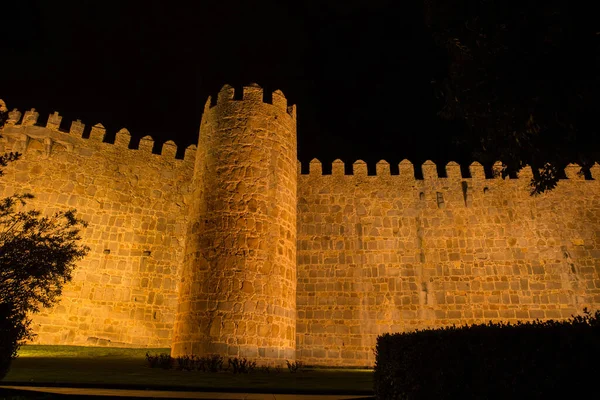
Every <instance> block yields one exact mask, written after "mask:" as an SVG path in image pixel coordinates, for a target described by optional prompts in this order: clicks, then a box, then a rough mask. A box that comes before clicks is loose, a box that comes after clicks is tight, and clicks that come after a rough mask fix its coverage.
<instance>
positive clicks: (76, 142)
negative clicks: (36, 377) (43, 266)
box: [0, 110, 195, 347]
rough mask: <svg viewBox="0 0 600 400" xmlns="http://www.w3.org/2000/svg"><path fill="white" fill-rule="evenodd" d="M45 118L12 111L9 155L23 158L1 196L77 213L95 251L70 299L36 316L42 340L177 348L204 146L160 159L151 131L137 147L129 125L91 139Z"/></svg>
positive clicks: (2, 144)
mask: <svg viewBox="0 0 600 400" xmlns="http://www.w3.org/2000/svg"><path fill="white" fill-rule="evenodd" d="M37 119H38V115H37V112H35V110H32V111H28V112H26V113H25V115H24V116H23V118H22V119H21V115H20V113H19V112H18V111H13V112H11V113H10V118H9V121H8V123H7V125H6V126H5V128H4V129H3V130H2V132H1V134H2V136H3V138H2V139H0V140H1V141H0V151H2V152H4V151H19V152H21V153H23V156H22V158H21V159H20V160H18V161H16V162H12V163H10V164H9V165H8V166H7V167H5V168H4V176H3V177H2V178H0V197H4V196H8V195H11V194H13V193H24V192H29V193H32V194H33V195H35V199H34V200H31V201H30V205H31V207H32V208H35V209H38V210H40V211H43V212H44V213H52V212H54V211H57V210H64V209H69V208H75V209H77V215H78V216H79V217H81V218H82V219H84V220H85V221H88V222H89V226H88V227H87V228H85V229H84V230H83V231H82V235H83V243H84V244H86V245H87V246H89V247H90V248H91V251H90V253H89V254H88V255H87V256H86V257H85V258H84V259H83V260H82V261H81V262H80V263H79V264H78V267H77V268H76V269H75V272H74V277H73V281H72V282H71V283H69V284H67V285H66V286H65V290H64V292H63V297H62V300H61V301H60V303H58V304H57V305H56V306H55V307H54V308H52V309H49V310H47V309H43V310H42V312H41V313H40V314H38V315H35V317H34V319H33V326H34V330H35V333H37V335H38V336H37V337H36V339H35V342H37V343H43V344H73V345H107V346H130V347H145V346H151V347H169V346H170V344H171V343H170V339H171V331H172V328H173V322H174V317H175V311H176V307H177V295H178V293H177V286H178V276H179V270H180V266H181V263H182V259H183V248H184V239H185V238H184V236H185V226H186V222H187V204H188V201H189V194H188V193H189V182H190V180H191V176H192V171H193V164H194V153H195V147H194V146H193V147H191V148H188V149H187V150H186V152H185V159H182V160H179V159H175V153H176V150H177V148H176V146H175V144H174V143H173V142H167V143H165V144H164V145H163V146H162V155H157V154H152V148H153V145H154V142H153V140H152V138H150V137H149V136H148V137H145V138H143V139H141V141H140V143H139V148H138V149H137V150H133V149H128V145H129V142H130V135H129V133H128V132H127V131H126V130H121V131H119V132H118V133H117V134H116V139H115V141H114V143H103V139H104V138H105V133H106V132H105V129H104V127H102V125H99V124H98V125H95V126H94V127H92V128H91V132H90V133H89V138H88V139H84V138H82V134H83V131H84V125H83V124H81V122H79V121H76V122H73V123H72V125H71V129H70V132H65V131H62V130H60V128H59V127H60V123H61V117H60V116H59V115H58V113H55V114H53V115H51V116H50V118H49V119H48V123H47V124H46V126H38V125H36V123H37ZM86 136H87V134H86Z"/></svg>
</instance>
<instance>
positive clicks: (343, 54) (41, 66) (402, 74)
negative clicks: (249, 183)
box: [0, 0, 462, 169]
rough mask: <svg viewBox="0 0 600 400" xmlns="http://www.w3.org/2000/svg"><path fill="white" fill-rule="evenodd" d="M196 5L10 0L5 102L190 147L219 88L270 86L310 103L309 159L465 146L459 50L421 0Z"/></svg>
mask: <svg viewBox="0 0 600 400" xmlns="http://www.w3.org/2000/svg"><path fill="white" fill-rule="evenodd" d="M196 3H199V4H201V5H195V6H193V5H188V4H187V3H183V2H181V3H179V2H175V1H168V2H167V1H143V2H142V1H135V2H134V1H121V2H114V3H111V2H106V1H76V2H47V1H39V2H38V1H25V0H19V1H13V2H12V4H3V5H2V13H3V16H2V17H1V18H2V24H1V25H0V37H1V38H2V41H3V49H2V55H1V56H0V57H2V61H1V62H0V98H2V99H4V100H5V101H6V102H7V105H8V107H9V108H10V109H12V108H14V107H17V108H19V109H20V110H22V111H23V110H25V109H30V108H32V107H35V108H36V109H37V110H38V111H39V112H40V114H41V120H42V121H43V120H45V119H46V118H47V115H48V113H51V112H53V111H55V110H57V111H59V112H60V113H61V114H62V115H64V119H63V123H64V125H63V128H65V129H67V128H68V126H69V124H70V121H71V120H74V119H78V118H79V119H81V120H82V121H83V122H84V123H86V124H87V125H88V129H89V126H91V125H93V124H95V123H98V122H100V123H102V124H103V125H104V126H106V128H107V130H108V132H109V133H113V134H114V133H115V132H116V131H117V130H118V129H120V128H122V127H125V128H127V129H128V130H129V131H130V132H131V133H132V135H133V136H134V137H135V138H140V137H142V136H144V135H152V136H153V137H154V138H155V140H156V141H157V142H163V141H166V140H169V139H172V140H174V141H175V142H176V143H177V144H178V145H182V146H187V145H189V144H191V143H195V142H196V141H197V132H198V127H199V124H200V118H201V115H202V109H203V105H204V102H205V101H206V98H207V96H208V95H210V94H214V93H216V92H217V91H218V89H219V88H220V87H221V86H222V85H223V84H225V83H229V84H232V85H234V86H241V85H243V84H247V83H250V82H257V83H258V84H260V85H261V86H263V87H264V88H265V89H271V90H272V89H281V90H283V92H284V93H285V95H286V96H287V98H288V99H289V101H291V102H293V103H296V104H297V107H298V117H299V126H298V136H299V138H298V140H299V158H300V159H301V160H302V161H308V160H310V159H312V158H313V157H318V158H320V159H321V160H322V161H324V162H325V164H327V163H328V162H331V161H332V160H334V159H336V158H341V159H343V160H344V161H348V162H353V161H355V160H357V159H363V160H365V161H367V162H368V163H369V166H370V168H373V167H374V163H375V162H377V161H378V160H380V159H386V160H388V161H390V162H392V163H398V162H399V161H400V160H402V159H403V158H409V159H411V160H412V161H414V162H418V163H420V162H422V161H424V160H425V159H432V160H434V161H443V162H446V161H448V160H451V159H457V158H459V156H460V154H462V153H461V151H460V149H457V148H455V146H454V145H453V140H452V137H453V135H454V134H455V133H456V132H459V131H460V130H461V129H462V126H461V124H460V123H451V122H448V121H445V120H442V119H440V118H439V117H438V116H437V113H438V111H439V110H440V108H441V107H442V104H440V100H439V99H438V98H437V97H436V96H435V91H434V89H433V86H432V82H433V81H440V80H442V79H443V78H444V77H445V76H447V74H448V56H447V55H446V53H445V51H444V50H443V49H440V48H439V47H436V46H435V45H434V42H433V39H432V37H431V34H430V33H429V32H428V30H427V28H426V25H425V23H424V14H423V9H422V2H419V1H417V2H398V1H385V0H370V1H360V0H352V1H329V2H328V1H314V2H295V3H292V2H290V3H288V2H284V1H266V2H265V1H262V2H260V5H258V3H257V2H250V1H218V2H210V1H202V2H196ZM406 3H411V4H414V6H410V5H407V4H406ZM184 4H185V5H184ZM459 161H460V160H459ZM325 168H326V169H327V166H326V167H325Z"/></svg>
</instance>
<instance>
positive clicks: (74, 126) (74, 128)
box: [69, 119, 85, 138]
mask: <svg viewBox="0 0 600 400" xmlns="http://www.w3.org/2000/svg"><path fill="white" fill-rule="evenodd" d="M84 129H85V124H83V123H82V122H81V120H79V119H78V120H75V121H72V122H71V128H70V129H69V134H71V135H73V136H75V137H78V138H80V137H83V131H84Z"/></svg>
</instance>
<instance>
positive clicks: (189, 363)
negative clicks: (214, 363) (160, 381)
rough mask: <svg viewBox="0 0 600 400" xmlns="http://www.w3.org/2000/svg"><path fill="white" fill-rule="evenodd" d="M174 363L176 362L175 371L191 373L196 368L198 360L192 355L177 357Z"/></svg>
mask: <svg viewBox="0 0 600 400" xmlns="http://www.w3.org/2000/svg"><path fill="white" fill-rule="evenodd" d="M175 361H177V370H179V371H193V370H195V369H196V368H197V367H196V364H197V362H198V359H197V358H196V356H195V355H193V354H192V355H191V356H188V355H184V356H180V357H177V358H176V359H175Z"/></svg>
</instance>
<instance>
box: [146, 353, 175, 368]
mask: <svg viewBox="0 0 600 400" xmlns="http://www.w3.org/2000/svg"><path fill="white" fill-rule="evenodd" d="M146 362H147V363H148V366H149V367H150V368H162V369H171V368H173V357H171V355H170V354H167V353H161V354H157V355H152V354H150V353H146Z"/></svg>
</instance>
